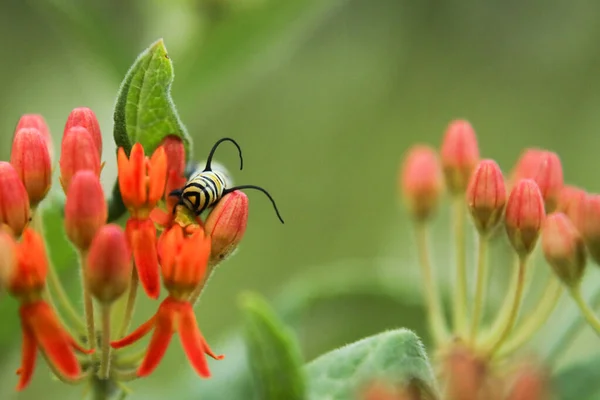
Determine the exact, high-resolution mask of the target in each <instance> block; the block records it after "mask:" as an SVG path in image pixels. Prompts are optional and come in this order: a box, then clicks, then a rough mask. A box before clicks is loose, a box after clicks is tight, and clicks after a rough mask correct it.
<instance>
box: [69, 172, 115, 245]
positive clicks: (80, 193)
mask: <svg viewBox="0 0 600 400" xmlns="http://www.w3.org/2000/svg"><path fill="white" fill-rule="evenodd" d="M107 217H108V209H107V205H106V200H105V199H104V192H103V191H102V186H101V185H100V181H99V179H98V176H96V174H95V173H94V172H92V171H79V172H78V173H77V174H75V176H74V177H73V181H72V182H71V185H70V186H69V191H68V193H67V200H66V203H65V229H66V232H67V236H68V238H69V240H71V242H72V243H73V244H74V245H75V246H76V247H77V248H78V249H80V250H87V249H88V248H89V247H90V244H91V243H92V239H93V238H94V236H95V235H96V232H97V231H98V229H100V227H102V225H104V224H105V223H106V218H107Z"/></svg>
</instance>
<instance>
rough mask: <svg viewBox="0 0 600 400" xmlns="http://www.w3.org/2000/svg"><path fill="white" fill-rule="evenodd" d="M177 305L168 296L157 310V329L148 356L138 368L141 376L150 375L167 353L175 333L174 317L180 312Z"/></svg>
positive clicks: (149, 346) (138, 373)
mask: <svg viewBox="0 0 600 400" xmlns="http://www.w3.org/2000/svg"><path fill="white" fill-rule="evenodd" d="M177 305H178V304H177V303H174V302H173V301H171V300H170V299H169V298H168V297H167V298H166V299H165V300H164V301H163V302H162V303H161V305H160V307H159V308H158V311H157V312H156V323H155V326H156V329H155V330H154V333H153V334H152V339H150V344H149V345H148V350H147V351H146V357H145V358H144V360H143V361H142V364H141V365H140V367H139V368H138V371H137V375H138V376H139V377H143V376H148V375H150V374H151V373H152V371H154V370H155V369H156V367H158V364H159V363H160V361H161V360H162V358H163V356H164V355H165V352H166V351H167V348H168V347H169V343H171V338H172V337H173V333H174V329H173V328H174V325H175V324H174V322H175V321H174V318H175V317H176V315H177V313H178V312H177V311H178V310H177V308H176V307H177Z"/></svg>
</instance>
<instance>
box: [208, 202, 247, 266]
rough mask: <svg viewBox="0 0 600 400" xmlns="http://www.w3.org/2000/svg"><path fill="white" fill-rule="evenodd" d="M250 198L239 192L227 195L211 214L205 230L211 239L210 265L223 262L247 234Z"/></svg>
mask: <svg viewBox="0 0 600 400" xmlns="http://www.w3.org/2000/svg"><path fill="white" fill-rule="evenodd" d="M247 222H248V197H247V196H246V195H245V194H244V193H242V192H241V191H239V190H236V191H234V192H231V193H229V194H227V195H225V196H224V197H223V198H222V199H221V200H220V201H219V202H218V203H217V205H216V206H215V207H214V208H213V210H212V211H211V212H210V214H209V216H208V218H207V219H206V225H205V229H206V232H207V233H208V234H209V235H210V238H211V252H210V261H209V264H211V265H216V264H218V263H219V262H221V261H223V260H224V259H225V258H227V257H228V256H229V255H231V254H232V253H233V251H234V250H235V249H236V248H237V246H238V244H239V243H240V241H241V240H242V237H244V232H246V224H247Z"/></svg>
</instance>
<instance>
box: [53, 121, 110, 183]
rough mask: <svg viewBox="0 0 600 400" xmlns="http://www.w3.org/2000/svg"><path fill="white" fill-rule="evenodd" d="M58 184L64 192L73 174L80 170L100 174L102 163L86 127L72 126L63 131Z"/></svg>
mask: <svg viewBox="0 0 600 400" xmlns="http://www.w3.org/2000/svg"><path fill="white" fill-rule="evenodd" d="M59 163H60V184H61V185H62V188H63V191H64V192H65V194H66V193H67V192H68V189H69V185H70V184H71V179H72V178H73V176H74V175H75V174H76V173H77V172H79V171H82V170H90V171H93V172H94V174H95V175H96V176H98V177H99V176H100V171H101V170H102V165H101V164H100V157H98V151H97V150H96V144H95V143H94V140H93V139H92V136H91V135H90V133H89V132H88V130H87V129H85V128H83V127H81V126H74V127H72V128H70V129H69V130H67V131H66V132H65V135H64V136H63V140H62V146H61V153H60V162H59Z"/></svg>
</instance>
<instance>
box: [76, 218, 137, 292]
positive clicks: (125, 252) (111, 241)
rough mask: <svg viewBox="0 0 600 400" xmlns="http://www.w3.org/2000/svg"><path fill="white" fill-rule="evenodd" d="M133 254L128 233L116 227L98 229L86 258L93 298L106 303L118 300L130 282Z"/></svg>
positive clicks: (88, 279) (105, 226)
mask: <svg viewBox="0 0 600 400" xmlns="http://www.w3.org/2000/svg"><path fill="white" fill-rule="evenodd" d="M131 269H132V265H131V252H130V250H129V247H128V246H127V238H126V237H125V232H123V230H122V229H121V228H120V227H119V226H118V225H114V224H110V225H104V226H103V227H102V228H100V229H99V230H98V232H97V233H96V236H95V237H94V240H93V241H92V244H91V246H90V252H89V254H88V258H87V275H86V278H87V283H88V285H89V288H90V292H91V293H92V296H94V297H95V298H96V299H98V301H100V302H103V303H112V302H113V301H115V300H117V299H118V298H119V297H121V295H122V294H123V293H125V291H126V290H127V287H128V285H129V281H130V279H131Z"/></svg>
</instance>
